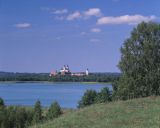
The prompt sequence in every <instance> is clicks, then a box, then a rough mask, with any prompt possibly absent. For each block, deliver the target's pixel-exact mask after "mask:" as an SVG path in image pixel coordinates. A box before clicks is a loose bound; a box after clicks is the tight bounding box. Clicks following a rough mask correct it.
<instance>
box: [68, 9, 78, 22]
mask: <svg viewBox="0 0 160 128" xmlns="http://www.w3.org/2000/svg"><path fill="white" fill-rule="evenodd" d="M80 17H81V14H80V12H78V11H76V12H74V13H72V14H70V15H68V16H67V20H74V19H78V18H80Z"/></svg>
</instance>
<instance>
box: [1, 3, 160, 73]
mask: <svg viewBox="0 0 160 128" xmlns="http://www.w3.org/2000/svg"><path fill="white" fill-rule="evenodd" d="M159 6H160V1H159V0H0V71H11V72H12V71H13V72H50V71H52V70H56V69H57V70H58V69H60V68H61V67H62V66H63V65H64V64H68V65H69V66H70V68H71V70H72V71H83V70H85V69H86V68H89V70H90V71H91V72H119V69H118V68H117V64H118V62H119V60H120V55H121V54H120V47H121V46H122V44H123V42H124V40H125V39H126V38H127V37H129V35H130V31H131V30H132V29H133V28H134V27H135V26H136V24H138V23H140V22H141V21H146V22H149V21H155V22H159V16H160V15H159V14H160V8H159Z"/></svg>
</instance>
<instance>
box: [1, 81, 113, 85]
mask: <svg viewBox="0 0 160 128" xmlns="http://www.w3.org/2000/svg"><path fill="white" fill-rule="evenodd" d="M0 83H81V84H112V82H63V81H59V82H54V81H0Z"/></svg>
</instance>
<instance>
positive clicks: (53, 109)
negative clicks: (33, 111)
mask: <svg viewBox="0 0 160 128" xmlns="http://www.w3.org/2000/svg"><path fill="white" fill-rule="evenodd" d="M61 114H62V110H61V107H60V105H59V104H58V102H56V101H55V102H54V103H52V104H51V106H50V108H49V109H48V112H47V118H48V119H53V118H57V117H58V116H59V115H61Z"/></svg>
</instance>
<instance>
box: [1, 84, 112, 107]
mask: <svg viewBox="0 0 160 128" xmlns="http://www.w3.org/2000/svg"><path fill="white" fill-rule="evenodd" d="M103 87H108V88H109V89H111V88H112V86H111V85H110V84H99V83H97V84H82V83H0V97H2V98H3V99H4V101H5V104H6V105H25V106H33V105H34V104H35V102H36V100H38V99H39V100H40V101H41V104H42V106H49V105H50V104H51V103H52V102H53V101H55V100H56V101H58V103H59V104H60V105H61V107H63V108H76V107H77V102H78V101H79V100H80V99H81V97H82V96H83V94H84V92H85V91H86V90H87V89H94V90H96V91H100V90H101V89H102V88H103Z"/></svg>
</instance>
